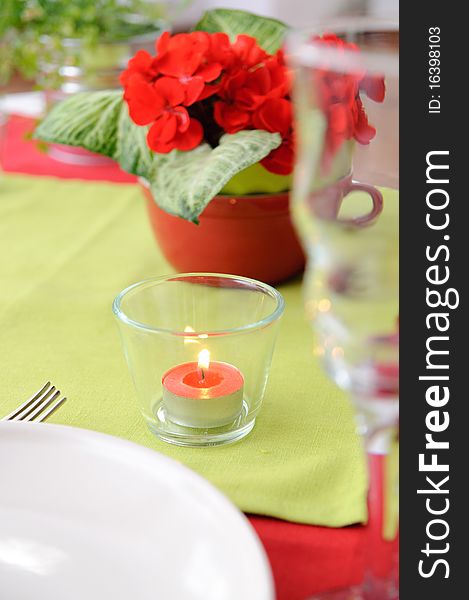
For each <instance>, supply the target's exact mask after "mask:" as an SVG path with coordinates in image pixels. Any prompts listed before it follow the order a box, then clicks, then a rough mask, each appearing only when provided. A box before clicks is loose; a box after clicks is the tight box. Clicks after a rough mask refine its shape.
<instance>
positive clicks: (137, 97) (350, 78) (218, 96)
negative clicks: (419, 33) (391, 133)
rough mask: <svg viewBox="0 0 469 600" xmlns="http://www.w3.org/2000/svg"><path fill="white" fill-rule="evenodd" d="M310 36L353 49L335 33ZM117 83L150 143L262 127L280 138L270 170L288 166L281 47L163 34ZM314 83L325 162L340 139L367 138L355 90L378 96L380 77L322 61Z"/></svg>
mask: <svg viewBox="0 0 469 600" xmlns="http://www.w3.org/2000/svg"><path fill="white" fill-rule="evenodd" d="M315 42H316V43H320V44H324V45H326V46H331V47H333V48H335V49H337V48H339V49H340V50H343V51H344V52H346V51H353V52H356V51H358V48H357V46H355V45H354V44H348V43H347V42H344V41H343V40H341V39H339V38H338V37H336V36H335V35H333V34H326V35H324V36H323V37H322V38H318V39H316V40H315ZM121 82H122V85H123V86H124V98H125V100H126V102H127V104H128V107H129V114H130V117H131V118H132V120H133V121H134V122H135V123H136V124H137V125H144V126H149V131H148V135H147V140H148V145H149V147H150V148H151V149H152V150H154V151H155V152H160V153H166V152H170V151H171V150H173V149H178V150H191V149H192V148H195V147H196V146H198V145H199V144H200V143H201V141H202V140H203V139H204V138H205V140H206V141H208V142H209V143H210V144H211V145H212V146H216V145H217V143H218V140H219V138H220V136H221V135H222V134H223V133H224V132H226V133H236V132H238V131H241V130H244V129H253V128H256V129H263V130H265V131H269V132H273V133H279V134H280V136H281V137H282V143H281V145H280V147H279V148H277V149H275V150H273V151H272V152H271V153H270V154H269V156H267V157H266V158H264V159H263V160H262V164H263V165H264V167H265V168H266V169H268V170H269V171H271V172H273V173H278V174H282V175H285V174H288V173H290V172H291V170H292V166H293V146H294V144H293V140H294V135H293V124H292V120H293V118H292V103H291V101H290V89H291V74H290V72H289V71H288V69H287V67H286V66H285V61H284V57H283V53H282V51H281V50H279V51H278V52H277V53H275V54H274V55H271V54H268V53H267V52H266V51H265V50H264V49H263V48H261V47H260V46H259V44H258V43H257V41H256V39H255V38H253V37H251V36H248V35H239V36H238V37H237V38H236V41H235V42H233V43H231V42H230V40H229V38H228V36H227V35H226V34H224V33H212V34H209V33H207V32H203V31H195V32H192V33H184V34H177V35H174V36H171V35H170V34H169V33H164V34H163V35H162V36H161V37H160V39H159V40H158V41H157V43H156V55H155V56H152V55H151V54H149V53H148V52H145V51H144V50H140V51H139V52H137V54H136V55H135V56H134V58H133V59H132V60H131V61H130V62H129V64H128V67H127V69H126V70H125V71H124V72H123V73H122V75H121ZM315 83H316V85H317V88H318V98H319V105H320V108H321V109H322V110H323V112H324V114H325V117H326V121H327V136H326V143H325V153H324V158H325V162H328V161H330V160H331V159H332V157H333V155H334V153H335V152H337V151H338V149H339V148H340V147H341V145H342V144H343V143H344V141H345V140H350V139H356V140H357V141H358V142H359V143H361V144H367V143H368V142H369V141H370V140H371V139H372V138H373V136H374V135H375V133H376V131H375V129H374V127H372V126H371V125H370V124H369V123H368V119H367V116H366V113H365V110H364V107H363V104H362V101H361V98H360V91H362V92H364V93H365V94H367V95H368V97H369V98H371V99H372V100H375V101H376V102H382V100H383V98H384V93H385V89H384V80H383V79H382V78H380V77H375V76H373V77H372V76H368V75H367V74H366V73H365V72H364V71H360V72H357V73H353V74H349V73H348V74H338V73H337V72H334V71H331V70H330V69H329V68H328V67H327V65H324V67H323V68H322V69H318V70H317V71H316V73H315Z"/></svg>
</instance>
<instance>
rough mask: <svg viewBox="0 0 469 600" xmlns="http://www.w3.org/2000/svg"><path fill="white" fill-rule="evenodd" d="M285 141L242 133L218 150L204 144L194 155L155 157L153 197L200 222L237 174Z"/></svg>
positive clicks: (265, 133) (228, 138)
mask: <svg viewBox="0 0 469 600" xmlns="http://www.w3.org/2000/svg"><path fill="white" fill-rule="evenodd" d="M281 141H282V140H281V137H280V135H279V134H278V133H269V132H268V131H260V130H254V131H239V132H238V133H235V134H232V135H230V134H225V135H224V136H223V137H222V138H221V139H220V145H219V146H217V147H216V148H214V149H212V148H210V146H209V145H208V144H202V145H201V146H198V147H197V148H195V149H194V150H191V151H190V152H179V151H177V150H173V151H172V152H170V153H169V154H158V155H155V158H154V161H153V164H152V168H151V170H150V176H149V181H150V186H151V191H152V193H153V197H154V198H155V201H156V202H157V203H158V205H159V206H160V207H161V208H162V209H163V210H165V211H166V212H168V213H171V214H173V215H177V216H180V217H183V218H184V219H187V220H189V221H193V222H194V223H197V222H198V216H199V215H200V213H201V212H202V211H203V210H204V208H205V207H206V206H207V204H208V203H209V202H210V200H211V199H212V198H213V197H214V196H216V195H217V194H218V192H219V191H220V190H221V189H222V187H223V186H224V185H225V184H226V183H227V182H228V181H229V180H230V179H231V178H232V177H233V176H234V175H236V173H239V172H240V171H242V170H243V169H245V168H247V167H250V166H251V165H253V164H254V163H256V162H258V161H260V160H262V159H263V158H264V157H266V156H267V155H268V154H269V153H270V152H271V150H273V149H274V148H278V146H280V144H281Z"/></svg>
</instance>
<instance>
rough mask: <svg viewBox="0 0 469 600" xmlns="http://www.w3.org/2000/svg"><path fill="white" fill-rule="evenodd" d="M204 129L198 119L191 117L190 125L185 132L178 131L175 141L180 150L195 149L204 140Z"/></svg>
mask: <svg viewBox="0 0 469 600" xmlns="http://www.w3.org/2000/svg"><path fill="white" fill-rule="evenodd" d="M203 136H204V130H203V128H202V125H201V124H200V122H199V121H198V120H197V119H191V120H190V123H189V127H188V128H187V130H186V131H185V132H184V133H179V132H178V133H177V134H176V136H175V138H174V140H173V143H174V147H175V148H177V149H178V150H183V151H187V150H193V149H194V148H197V146H198V145H199V144H200V142H201V141H202V138H203Z"/></svg>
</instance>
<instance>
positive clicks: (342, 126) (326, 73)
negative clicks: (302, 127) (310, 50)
mask: <svg viewBox="0 0 469 600" xmlns="http://www.w3.org/2000/svg"><path fill="white" fill-rule="evenodd" d="M314 43H316V44H318V43H319V44H321V45H324V46H326V47H327V46H330V47H332V48H334V49H336V50H337V49H338V50H341V51H344V52H347V51H348V52H357V51H358V47H357V46H356V45H355V44H352V43H348V42H345V41H344V40H342V39H340V38H338V37H337V36H336V35H334V34H332V33H328V34H325V35H323V36H322V37H320V38H315V39H314ZM315 84H316V87H317V89H318V97H319V102H320V106H321V109H322V110H323V112H324V114H325V117H326V121H327V132H326V141H325V148H324V154H323V164H324V166H325V167H326V168H328V166H329V165H330V163H331V161H332V159H333V157H334V155H335V154H336V152H337V151H338V150H339V149H340V148H341V146H342V144H343V143H344V142H346V141H347V140H351V139H355V140H356V141H357V142H359V143H360V144H369V143H370V141H371V140H372V139H373V138H374V136H375V135H376V129H375V128H374V127H373V126H372V125H370V124H369V123H368V117H367V115H366V112H365V109H364V106H363V103H362V100H361V98H360V91H363V92H365V93H366V94H367V96H368V97H369V98H370V99H372V100H374V101H375V102H382V101H383V100H384V95H385V86H384V78H383V77H377V76H370V75H368V74H366V72H364V71H357V72H355V73H338V72H337V71H334V70H330V69H328V68H327V66H326V65H325V66H324V68H322V69H318V70H317V71H316V72H315Z"/></svg>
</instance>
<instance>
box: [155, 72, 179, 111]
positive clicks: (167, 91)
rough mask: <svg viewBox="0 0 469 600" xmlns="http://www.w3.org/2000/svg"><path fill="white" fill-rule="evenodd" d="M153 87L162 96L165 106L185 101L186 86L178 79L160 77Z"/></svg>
mask: <svg viewBox="0 0 469 600" xmlns="http://www.w3.org/2000/svg"><path fill="white" fill-rule="evenodd" d="M153 87H154V90H155V92H156V93H157V94H158V95H159V96H160V97H161V98H162V100H163V102H164V105H165V106H177V105H178V104H182V102H183V101H184V98H185V92H184V86H183V85H182V84H181V83H180V82H179V81H178V80H177V79H173V78H172V77H160V79H157V81H156V82H155V84H154V86H153Z"/></svg>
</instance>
